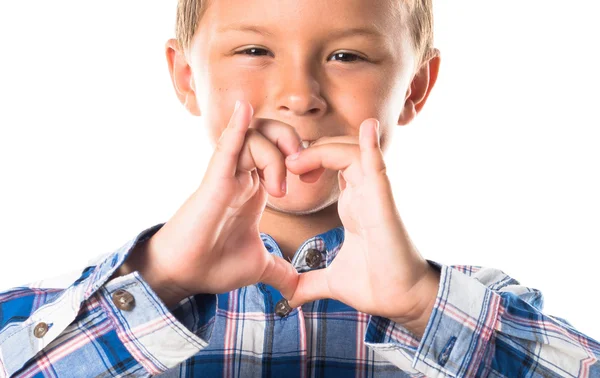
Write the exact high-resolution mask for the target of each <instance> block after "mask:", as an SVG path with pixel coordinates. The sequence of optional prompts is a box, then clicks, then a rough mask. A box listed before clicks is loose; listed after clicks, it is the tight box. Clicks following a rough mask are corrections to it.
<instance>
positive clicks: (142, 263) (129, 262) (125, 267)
mask: <svg viewBox="0 0 600 378" xmlns="http://www.w3.org/2000/svg"><path fill="white" fill-rule="evenodd" d="M151 240H152V238H150V239H149V240H147V241H145V242H142V243H138V244H137V245H136V246H135V248H134V249H133V250H131V251H130V252H129V256H128V257H127V259H126V260H125V262H123V264H121V266H120V267H119V268H118V269H117V270H116V271H115V272H114V273H113V275H112V276H111V277H110V278H109V280H111V279H113V278H116V277H121V276H125V275H127V274H130V273H133V272H135V271H137V272H138V273H139V274H140V275H141V276H142V278H143V279H144V281H145V282H146V283H147V284H148V286H150V288H151V289H152V290H153V291H154V292H155V293H156V295H157V296H158V297H159V298H160V299H161V300H162V301H163V303H164V304H165V306H166V307H167V308H168V309H172V308H173V307H175V306H176V305H177V304H178V303H179V302H181V301H182V300H183V299H184V298H186V297H188V296H189V295H191V294H189V293H187V292H184V291H182V290H180V289H178V288H177V287H176V286H175V285H172V284H171V283H170V280H169V279H167V278H166V277H162V275H161V274H160V270H158V269H156V268H154V266H153V264H152V263H153V259H152V255H151V244H150V241H151Z"/></svg>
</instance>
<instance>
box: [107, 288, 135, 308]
mask: <svg viewBox="0 0 600 378" xmlns="http://www.w3.org/2000/svg"><path fill="white" fill-rule="evenodd" d="M112 301H113V303H114V304H115V306H117V307H118V308H120V309H121V310H125V311H131V310H133V308H134V307H135V298H134V297H133V295H131V293H130V292H128V291H127V290H123V289H119V290H117V291H115V292H114V293H113V295H112Z"/></svg>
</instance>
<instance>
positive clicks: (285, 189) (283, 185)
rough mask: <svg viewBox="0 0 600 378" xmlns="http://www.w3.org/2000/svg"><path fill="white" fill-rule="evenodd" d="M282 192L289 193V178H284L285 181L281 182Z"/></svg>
mask: <svg viewBox="0 0 600 378" xmlns="http://www.w3.org/2000/svg"><path fill="white" fill-rule="evenodd" d="M281 192H282V193H284V194H287V180H286V179H283V182H282V183H281Z"/></svg>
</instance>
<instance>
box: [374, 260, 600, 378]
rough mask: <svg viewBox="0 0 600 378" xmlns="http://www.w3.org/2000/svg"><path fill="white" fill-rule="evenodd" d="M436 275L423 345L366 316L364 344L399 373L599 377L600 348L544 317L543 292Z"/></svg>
mask: <svg viewBox="0 0 600 378" xmlns="http://www.w3.org/2000/svg"><path fill="white" fill-rule="evenodd" d="M430 263H431V264H432V265H434V266H436V267H437V268H438V269H439V270H440V286H439V289H438V294H437V298H436V302H435V305H434V308H433V311H432V314H431V317H430V318H429V322H428V324H427V327H426V329H425V332H424V334H423V337H422V338H421V339H418V338H417V337H416V336H415V335H414V334H412V333H411V332H410V331H408V330H407V329H405V328H404V327H402V326H401V325H400V324H397V323H394V322H393V321H391V320H389V319H386V318H383V317H377V316H371V318H370V319H369V323H368V325H367V331H366V335H365V344H367V345H368V346H370V347H371V348H372V349H373V350H375V351H376V352H377V353H380V354H381V355H383V356H384V357H385V358H387V359H388V360H389V361H390V362H392V363H394V364H395V365H396V366H398V367H399V368H401V369H404V370H405V371H407V372H411V373H413V374H415V376H427V377H488V376H494V377H600V364H599V363H598V358H599V356H600V344H599V343H598V342H597V341H595V340H593V339H592V338H590V337H588V336H586V335H584V334H582V333H581V332H579V331H577V330H576V329H574V328H573V327H572V326H571V325H570V324H569V323H568V322H566V321H565V320H563V319H561V318H558V317H553V316H550V315H547V314H544V313H543V312H542V309H543V297H542V293H541V292H540V291H538V290H536V289H531V288H527V287H525V286H522V285H520V283H519V282H518V281H516V280H515V279H513V278H511V277H509V276H507V275H506V274H504V273H503V272H502V271H500V270H498V269H492V268H480V267H468V266H457V267H449V266H444V265H440V264H437V263H434V262H431V261H430Z"/></svg>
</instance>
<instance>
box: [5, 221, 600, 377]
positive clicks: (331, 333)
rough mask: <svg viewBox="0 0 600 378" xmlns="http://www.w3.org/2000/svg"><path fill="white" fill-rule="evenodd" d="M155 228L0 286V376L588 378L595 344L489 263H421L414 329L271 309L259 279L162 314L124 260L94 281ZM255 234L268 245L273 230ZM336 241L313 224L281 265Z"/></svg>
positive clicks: (598, 370)
mask: <svg viewBox="0 0 600 378" xmlns="http://www.w3.org/2000/svg"><path fill="white" fill-rule="evenodd" d="M160 227H162V224H158V225H156V226H154V227H151V228H149V229H147V230H145V231H144V232H142V233H140V234H139V235H138V236H137V237H136V238H135V239H133V240H131V241H129V242H128V243H126V244H125V245H124V246H123V247H121V248H119V249H118V250H117V251H115V252H113V253H110V254H107V255H104V256H100V257H98V258H96V259H94V261H90V263H89V264H88V265H89V266H87V267H86V268H85V269H83V271H81V270H79V271H76V272H73V273H71V274H67V275H63V276H59V277H58V278H55V279H48V280H43V281H40V282H34V283H31V284H29V285H27V286H23V287H16V288H12V289H10V290H7V291H4V292H2V293H0V376H1V377H7V376H11V377H13V376H14V377H125V376H127V377H129V376H135V377H147V376H150V375H156V374H162V375H161V376H163V377H196V376H198V377H242V378H246V377H270V376H272V377H286V378H292V377H355V378H356V377H424V376H427V377H448V376H449V377H487V376H492V377H510V378H514V377H600V364H599V363H598V362H597V361H598V356H599V355H600V346H599V344H598V343H597V342H596V341H594V340H592V339H591V338H589V337H586V336H585V335H583V334H581V333H580V332H578V331H577V330H575V329H573V328H572V327H571V326H570V325H569V324H568V323H567V322H566V321H565V320H562V319H560V318H557V317H552V316H549V315H546V314H544V313H543V312H542V311H541V309H542V295H541V293H540V292H539V291H537V290H535V289H529V288H526V287H524V286H521V285H520V284H519V283H518V282H517V281H516V280H514V279H512V278H510V277H508V276H507V275H505V274H504V273H502V272H501V271H499V270H496V269H485V268H479V267H471V266H454V267H449V266H444V265H440V264H437V263H433V262H431V264H433V265H434V266H436V267H437V268H439V269H440V274H441V281H440V288H439V292H438V295H437V301H436V304H435V307H434V310H433V313H432V315H431V318H430V319H429V323H428V325H427V328H426V330H425V333H424V335H423V337H422V339H418V338H417V337H415V335H413V334H411V332H409V331H408V330H407V329H405V328H404V327H402V326H401V325H400V324H396V323H394V322H392V321H390V320H389V319H385V318H382V317H378V316H371V315H368V314H364V313H360V312H357V311H356V310H354V309H353V308H351V307H349V306H346V305H345V304H343V303H341V302H338V301H334V300H319V301H316V302H311V303H307V304H304V305H303V306H301V307H299V308H296V309H294V310H293V311H292V312H291V313H290V314H289V315H288V316H287V317H284V318H280V317H279V316H277V315H276V314H275V310H274V307H275V304H276V303H277V301H278V300H280V299H281V298H282V297H281V294H280V293H279V292H278V291H277V290H275V289H274V288H272V287H270V286H268V285H264V284H261V283H259V284H257V285H252V286H247V287H243V288H240V289H238V290H235V291H232V292H229V293H225V294H219V295H195V296H191V297H188V298H186V299H184V300H183V301H181V302H180V303H179V304H178V305H177V306H176V307H174V308H173V309H172V310H171V311H169V309H168V308H166V307H165V305H164V303H163V302H162V301H161V300H160V299H159V298H158V297H157V296H156V294H155V293H154V292H153V291H152V289H151V288H150V287H149V286H148V285H147V284H146V282H145V281H144V280H143V279H142V277H141V276H140V274H139V273H138V272H137V271H136V272H133V273H130V274H128V275H125V276H121V277H117V278H115V279H113V280H111V281H108V278H109V277H110V276H111V275H112V274H113V272H114V271H115V270H116V269H117V268H118V267H119V266H120V265H121V264H122V263H123V261H124V260H125V259H126V257H127V255H128V253H129V252H130V251H131V250H132V248H133V247H134V246H135V245H136V244H137V243H140V242H143V241H145V240H147V239H148V238H149V237H151V236H152V235H153V234H154V233H155V232H156V231H158V229H160ZM261 236H262V239H263V241H264V243H265V246H266V248H267V250H269V252H271V253H275V254H277V255H281V252H280V250H279V248H278V246H277V244H276V242H275V240H273V239H272V238H271V237H270V236H269V235H267V234H261ZM343 239H344V230H343V228H335V229H332V230H330V231H328V232H326V233H323V234H320V235H317V236H315V237H313V238H311V239H309V240H307V241H306V242H305V243H304V244H303V245H302V247H301V248H300V249H299V251H298V252H297V253H296V255H295V257H294V259H293V261H292V264H293V265H294V266H295V267H296V268H297V269H298V271H299V272H304V271H307V270H310V269H311V268H309V267H308V265H307V264H306V262H305V257H306V253H307V251H308V250H309V249H317V250H319V251H321V254H322V261H321V265H320V266H318V267H316V268H314V269H319V268H323V267H325V266H327V265H329V264H330V263H331V262H332V261H333V259H334V258H335V256H336V253H337V251H338V250H339V248H340V246H341V243H342V242H343ZM313 254H314V252H313ZM313 257H314V256H313ZM311 265H314V264H311ZM382 273H383V272H382ZM119 289H124V290H126V291H127V292H129V293H130V294H131V295H132V296H133V297H134V299H135V306H134V307H133V309H131V310H130V311H125V310H121V309H120V308H119V307H118V306H116V305H115V303H114V302H113V300H112V294H113V293H114V292H115V291H116V290H119ZM40 322H44V323H46V325H47V326H48V329H47V332H46V333H45V334H40V333H39V326H40ZM36 334H37V336H36Z"/></svg>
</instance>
